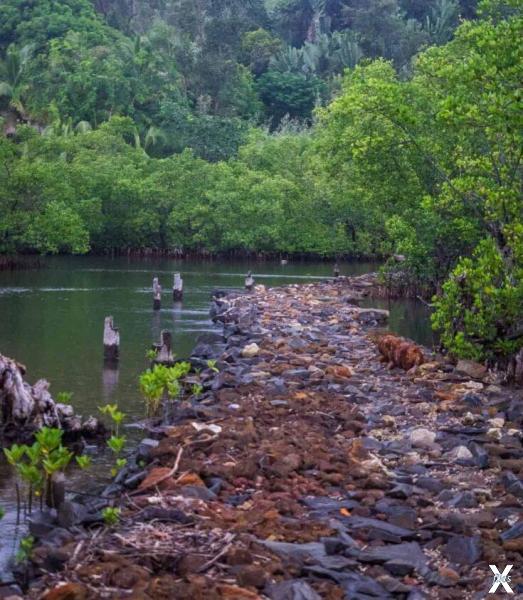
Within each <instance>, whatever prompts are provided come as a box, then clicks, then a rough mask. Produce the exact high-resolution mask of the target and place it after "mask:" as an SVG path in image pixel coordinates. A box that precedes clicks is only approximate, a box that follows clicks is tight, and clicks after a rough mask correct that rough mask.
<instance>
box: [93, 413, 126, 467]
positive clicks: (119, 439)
mask: <svg viewBox="0 0 523 600" xmlns="http://www.w3.org/2000/svg"><path fill="white" fill-rule="evenodd" d="M99 410H100V412H101V413H102V414H104V415H109V416H110V417H111V421H112V422H113V427H112V435H111V437H110V438H109V439H108V440H107V445H108V446H109V448H110V449H111V450H112V452H113V454H114V455H115V463H114V466H113V467H112V468H111V475H112V476H113V477H115V476H116V475H117V474H118V472H119V471H120V470H121V469H123V468H124V467H125V465H126V464H127V459H126V458H120V456H119V455H120V454H121V452H122V450H123V449H124V446H125V442H126V437H125V435H119V433H120V425H121V424H122V422H123V420H124V418H125V413H123V412H122V411H120V410H118V405H117V404H106V405H105V406H103V407H100V408H99Z"/></svg>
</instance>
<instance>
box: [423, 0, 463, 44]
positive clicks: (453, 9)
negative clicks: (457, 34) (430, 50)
mask: <svg viewBox="0 0 523 600" xmlns="http://www.w3.org/2000/svg"><path fill="white" fill-rule="evenodd" d="M458 15H459V5H458V3H457V2H456V0H437V2H436V4H435V5H434V6H433V7H432V10H431V13H430V15H427V17H426V20H425V29H426V30H427V31H428V33H429V35H430V37H431V39H432V41H433V42H434V43H435V44H445V43H446V42H448V41H449V40H450V38H451V37H452V32H453V31H454V29H455V28H456V24H457V20H458Z"/></svg>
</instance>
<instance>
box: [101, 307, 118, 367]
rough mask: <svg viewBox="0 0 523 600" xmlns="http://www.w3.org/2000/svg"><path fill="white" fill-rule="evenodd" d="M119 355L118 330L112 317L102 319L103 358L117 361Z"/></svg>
mask: <svg viewBox="0 0 523 600" xmlns="http://www.w3.org/2000/svg"><path fill="white" fill-rule="evenodd" d="M119 357H120V330H119V329H118V327H115V326H114V322H113V317H105V321H104V359H105V360H107V361H117V360H118V358H119Z"/></svg>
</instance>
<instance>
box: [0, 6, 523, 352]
mask: <svg viewBox="0 0 523 600" xmlns="http://www.w3.org/2000/svg"><path fill="white" fill-rule="evenodd" d="M521 8H522V7H521V0H484V1H483V2H482V3H481V4H480V6H479V7H476V6H475V3H474V2H471V1H466V2H465V1H463V2H460V3H458V2H457V1H455V0H434V1H432V0H431V1H424V2H419V1H413V0H370V1H368V0H366V1H365V2H364V1H363V0H361V1H360V0H344V1H342V0H339V1H338V0H267V1H266V2H262V1H261V0H250V1H249V2H246V1H245V0H242V1H240V0H219V1H213V2H210V1H206V0H198V1H194V0H190V1H189V0H156V1H155V2H151V1H150V0H147V1H145V0H134V1H133V2H131V1H130V0H118V1H111V2H105V1H104V0H96V1H95V2H90V1H89V0H31V1H29V0H4V2H2V4H1V5H0V56H1V63H0V82H1V83H0V102H1V109H2V114H3V119H4V124H3V127H4V132H5V135H4V136H0V252H4V253H14V252H24V251H32V252H41V253H56V252H73V253H82V252H86V251H89V250H95V251H102V250H108V249H127V248H141V247H155V248H159V249H173V248H180V249H183V250H185V251H203V250H205V251H209V252H235V251H241V252H244V251H253V252H254V251H256V252H264V251H265V252H282V253H315V254H319V255H335V254H346V255H351V256H370V255H374V256H390V255H391V254H393V253H399V254H403V255H405V257H406V260H405V262H402V263H401V265H400V267H401V272H402V277H403V278H404V281H406V282H407V284H408V285H409V286H410V287H411V289H417V290H418V291H419V292H421V293H423V294H425V295H426V296H430V295H431V294H432V293H437V294H438V296H437V298H436V300H435V303H436V311H435V314H434V324H435V326H436V327H437V328H438V329H439V330H440V331H441V332H442V340H443V343H444V344H445V345H446V347H447V348H448V349H449V350H451V351H452V352H454V353H455V354H457V355H461V356H466V357H470V358H477V359H483V358H489V359H490V360H506V358H507V357H509V356H511V355H513V354H514V353H515V352H516V351H517V350H518V349H519V348H521V346H522V339H523V338H522V335H523V323H521V315H522V314H523V202H522V198H521V191H522V183H523V182H522V166H521V159H522V148H523V133H522V132H523V123H522V111H521V105H522V103H521V101H522V91H521V90H522V88H521V81H522V80H523V60H522V59H523V56H522V53H523V50H522V45H521V39H522V37H523V17H522V14H521ZM460 16H461V17H466V18H467V19H470V20H463V19H462V21H461V23H460ZM395 268H396V267H395V266H394V265H393V264H391V265H389V271H393V270H394V269H395Z"/></svg>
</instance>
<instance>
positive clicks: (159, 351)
mask: <svg viewBox="0 0 523 600" xmlns="http://www.w3.org/2000/svg"><path fill="white" fill-rule="evenodd" d="M155 349H156V358H155V359H154V362H155V363H157V364H160V365H166V366H172V365H174V354H173V352H172V334H171V332H170V331H168V330H167V329H164V330H163V331H162V333H161V341H160V343H159V344H157V345H156V347H155Z"/></svg>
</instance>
